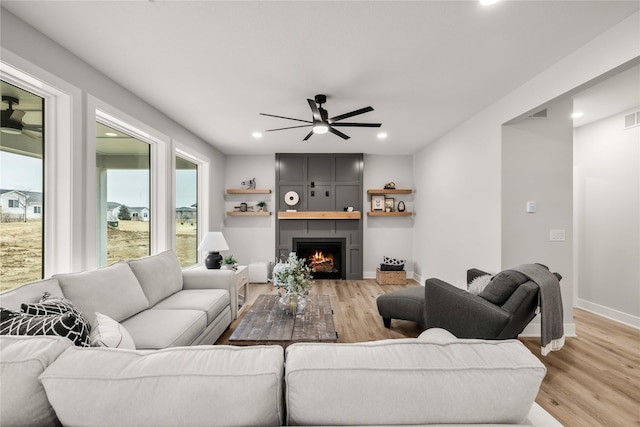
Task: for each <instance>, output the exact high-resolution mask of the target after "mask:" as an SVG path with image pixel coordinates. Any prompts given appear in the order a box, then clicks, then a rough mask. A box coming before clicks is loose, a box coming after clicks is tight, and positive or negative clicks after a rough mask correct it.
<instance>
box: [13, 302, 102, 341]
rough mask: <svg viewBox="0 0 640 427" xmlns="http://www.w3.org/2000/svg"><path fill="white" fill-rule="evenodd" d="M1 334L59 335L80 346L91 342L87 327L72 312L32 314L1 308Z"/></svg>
mask: <svg viewBox="0 0 640 427" xmlns="http://www.w3.org/2000/svg"><path fill="white" fill-rule="evenodd" d="M0 335H57V336H60V337H65V338H68V339H69V340H71V341H72V342H73V343H74V344H75V345H77V346H80V347H84V346H86V345H88V343H89V337H88V336H87V330H86V328H85V327H83V325H82V322H81V321H80V319H78V317H77V316H76V315H75V314H73V313H71V312H67V313H64V314H54V315H51V316H32V315H30V314H25V313H18V312H16V311H11V310H7V309H5V308H0Z"/></svg>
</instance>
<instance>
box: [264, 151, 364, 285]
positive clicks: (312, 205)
mask: <svg viewBox="0 0 640 427" xmlns="http://www.w3.org/2000/svg"><path fill="white" fill-rule="evenodd" d="M362 171H363V160H362V154H282V153H279V154H276V200H275V203H274V206H275V207H276V209H277V210H278V211H285V210H287V209H295V210H297V211H343V209H344V208H345V207H353V210H354V211H362V200H363V197H362V191H363V190H362ZM289 191H295V192H296V193H297V194H298V195H299V197H300V201H299V202H298V204H296V205H295V206H289V205H287V204H286V203H285V200H284V195H285V194H286V193H288V192H289ZM362 223H363V220H362V219H341V220H328V219H327V220H306V219H276V254H277V256H278V257H279V258H282V259H283V258H286V256H287V255H288V254H289V252H291V251H292V250H293V239H294V238H312V237H318V238H336V239H345V243H346V259H345V269H346V275H345V278H346V279H348V280H360V279H362V274H363V268H362V265H363V248H362Z"/></svg>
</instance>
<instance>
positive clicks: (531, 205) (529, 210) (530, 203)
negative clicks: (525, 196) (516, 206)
mask: <svg viewBox="0 0 640 427" xmlns="http://www.w3.org/2000/svg"><path fill="white" fill-rule="evenodd" d="M527 213H536V202H533V201H528V202H527Z"/></svg>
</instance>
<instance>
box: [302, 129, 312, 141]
mask: <svg viewBox="0 0 640 427" xmlns="http://www.w3.org/2000/svg"><path fill="white" fill-rule="evenodd" d="M311 135H313V130H311V132H309V133H308V134H307V136H305V137H304V139H303V141H306V140H307V139H309V138H311Z"/></svg>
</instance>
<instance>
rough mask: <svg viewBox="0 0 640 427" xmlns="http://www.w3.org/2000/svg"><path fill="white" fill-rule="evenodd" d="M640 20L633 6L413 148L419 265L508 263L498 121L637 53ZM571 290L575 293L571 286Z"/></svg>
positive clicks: (453, 272) (492, 266)
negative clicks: (611, 23) (450, 127)
mask: <svg viewBox="0 0 640 427" xmlns="http://www.w3.org/2000/svg"><path fill="white" fill-rule="evenodd" d="M639 21H640V13H635V14H634V15H632V16H630V17H629V18H627V19H625V20H624V21H622V22H620V23H619V24H618V25H616V26H615V27H613V28H611V29H610V30H608V31H607V32H605V33H603V34H602V35H600V36H599V37H597V38H595V39H594V40H592V41H591V42H589V43H588V44H586V45H584V46H583V47H581V48H580V49H578V50H577V51H575V52H574V53H572V54H571V55H569V56H567V57H565V58H564V59H562V60H561V61H559V62H558V63H556V64H555V65H553V66H552V67H550V68H549V69H547V70H546V71H545V72H543V73H541V74H539V75H538V76H536V77H535V78H533V79H532V80H530V81H529V82H527V83H526V84H524V85H522V86H521V87H519V88H518V89H516V90H515V91H513V92H512V93H510V94H509V95H507V96H505V97H504V98H502V99H500V100H499V101H498V102H496V103H495V104H493V105H491V106H489V107H487V108H486V109H485V110H483V111H482V112H480V113H479V114H477V115H476V116H474V117H472V118H470V119H469V120H468V121H466V122H465V123H463V124H462V125H460V126H458V127H457V128H455V129H454V130H452V131H451V132H449V133H447V134H446V135H444V136H442V137H441V138H439V139H438V140H436V141H433V142H431V143H430V144H429V145H427V146H426V147H425V148H424V149H423V150H421V151H420V152H419V153H417V154H416V155H415V157H414V166H413V168H414V171H415V186H416V198H415V211H416V216H415V233H414V235H415V236H416V237H415V239H414V250H413V253H414V258H415V261H416V267H415V268H416V273H418V274H419V275H420V276H421V277H422V278H428V277H434V276H435V277H439V278H441V279H443V280H446V281H448V282H450V283H454V284H456V285H458V286H460V287H464V286H465V271H466V269H468V268H470V267H479V268H484V269H488V270H494V271H499V270H500V269H501V268H502V267H508V266H503V265H502V253H503V248H502V243H501V239H502V236H501V234H502V230H501V224H502V218H501V209H502V194H501V163H502V160H501V157H502V152H501V126H502V125H503V124H504V123H507V122H509V121H510V120H512V119H513V118H515V117H517V116H519V115H521V114H525V113H527V112H532V110H534V109H535V108H536V107H538V106H540V105H543V104H545V103H547V102H549V101H550V100H552V99H555V98H557V97H559V96H561V95H563V94H565V93H567V92H568V91H571V90H573V89H575V88H577V87H578V86H580V85H582V84H584V83H586V82H588V81H590V80H592V79H594V78H596V77H598V76H600V75H602V74H603V73H605V72H608V71H610V70H612V69H614V68H616V67H618V66H620V65H622V64H625V63H626V62H628V61H631V60H633V59H635V58H637V57H638V56H640V44H639V43H638V42H637V41H638V40H639V39H640V26H638V22H639ZM569 237H570V236H569ZM567 244H569V245H572V244H573V243H572V241H571V240H568V241H567ZM567 297H568V299H569V300H572V299H573V292H572V290H569V291H568V295H567ZM565 310H567V307H565ZM567 311H569V310H567ZM568 326H569V327H571V325H568ZM565 329H566V328H565Z"/></svg>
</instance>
